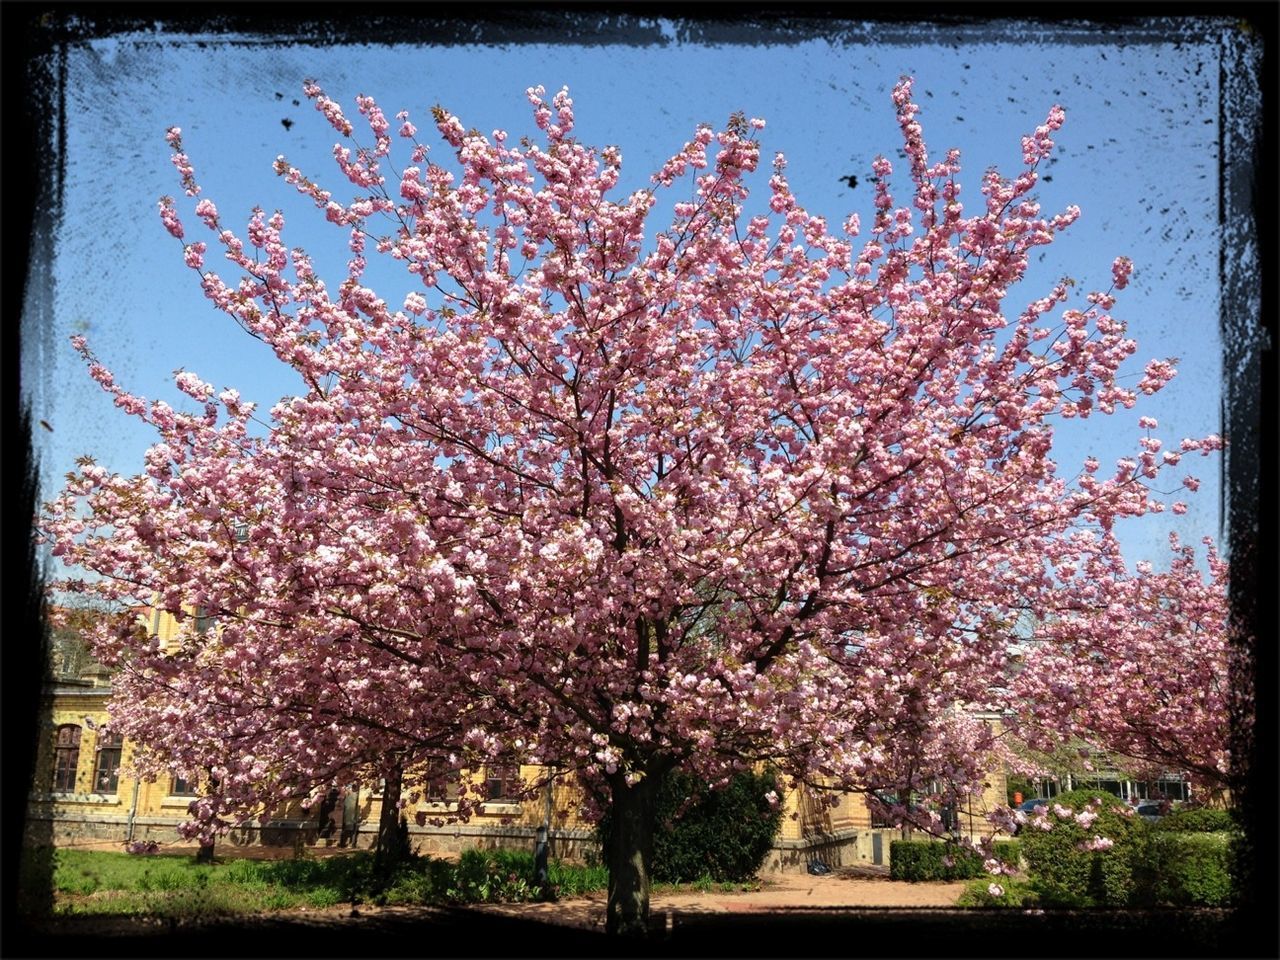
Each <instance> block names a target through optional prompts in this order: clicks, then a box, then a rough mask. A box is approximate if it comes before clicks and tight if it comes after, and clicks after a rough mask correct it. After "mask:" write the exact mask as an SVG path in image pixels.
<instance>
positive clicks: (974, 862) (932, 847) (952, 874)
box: [889, 840, 1019, 896]
mask: <svg viewBox="0 0 1280 960" xmlns="http://www.w3.org/2000/svg"><path fill="white" fill-rule="evenodd" d="M992 849H993V857H992V858H991V859H993V860H994V861H996V863H995V864H993V866H994V867H995V869H996V870H999V869H1000V867H1001V865H1009V866H1012V867H1016V866H1017V863H1018V856H1019V844H1018V841H1017V840H1002V841H997V842H996V843H995V844H994V845H993V848H992ZM993 872H994V871H993V870H991V869H990V868H989V867H988V866H987V864H986V863H985V862H984V861H983V857H982V854H981V853H979V852H977V851H976V850H971V849H968V848H966V847H957V846H955V845H953V844H950V843H942V842H939V841H937V840H894V841H893V842H891V843H890V844H889V877H890V879H893V880H908V881H911V882H913V883H914V882H918V881H921V880H972V879H973V878H975V877H984V878H986V880H987V882H992V877H990V876H989V875H988V874H990V873H993ZM996 882H997V883H1000V884H1003V883H1004V882H1005V881H1004V878H1003V877H1002V878H1001V879H999V880H998V881H996ZM996 896H998V894H996Z"/></svg>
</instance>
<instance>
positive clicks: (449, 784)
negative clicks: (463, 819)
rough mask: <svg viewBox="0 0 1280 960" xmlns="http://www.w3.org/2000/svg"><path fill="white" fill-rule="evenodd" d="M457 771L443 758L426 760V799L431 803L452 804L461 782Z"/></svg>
mask: <svg viewBox="0 0 1280 960" xmlns="http://www.w3.org/2000/svg"><path fill="white" fill-rule="evenodd" d="M461 779H462V778H461V777H460V776H459V775H458V771H457V770H455V769H453V768H452V767H451V766H449V761H448V760H446V759H445V758H444V757H431V758H429V759H428V760H427V799H428V800H429V801H431V802H432V803H452V802H453V800H454V798H455V797H456V796H457V795H458V784H459V782H460V781H461Z"/></svg>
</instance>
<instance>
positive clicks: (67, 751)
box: [53, 723, 80, 793]
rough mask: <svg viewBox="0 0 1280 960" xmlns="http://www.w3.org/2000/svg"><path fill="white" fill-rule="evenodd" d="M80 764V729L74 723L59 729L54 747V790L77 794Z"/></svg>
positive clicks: (66, 724)
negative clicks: (77, 776) (77, 775)
mask: <svg viewBox="0 0 1280 960" xmlns="http://www.w3.org/2000/svg"><path fill="white" fill-rule="evenodd" d="M79 764H80V728H79V727H78V726H76V725H75V724H74V723H64V724H63V725H62V726H60V727H58V734H57V737H56V738H55V740H54V747H53V789H54V790H55V791H56V792H58V793H75V791H76V767H77V766H79Z"/></svg>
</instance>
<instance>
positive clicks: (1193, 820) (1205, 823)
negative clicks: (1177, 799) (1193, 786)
mask: <svg viewBox="0 0 1280 960" xmlns="http://www.w3.org/2000/svg"><path fill="white" fill-rule="evenodd" d="M1155 828H1156V829H1157V830H1173V831H1177V832H1185V833H1219V832H1226V831H1231V830H1235V829H1236V821H1235V818H1234V817H1233V816H1232V815H1231V813H1230V811H1227V810H1210V809H1207V808H1204V807H1183V808H1182V809H1181V810H1175V811H1173V812H1172V813H1171V814H1169V815H1168V816H1167V817H1163V818H1162V819H1160V820H1157V821H1156V823H1155Z"/></svg>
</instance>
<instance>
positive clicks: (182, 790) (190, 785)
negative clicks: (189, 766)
mask: <svg viewBox="0 0 1280 960" xmlns="http://www.w3.org/2000/svg"><path fill="white" fill-rule="evenodd" d="M195 795H196V782H195V781H194V780H188V779H187V778H186V777H174V778H173V783H172V784H170V786H169V796H171V797H194V796H195Z"/></svg>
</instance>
